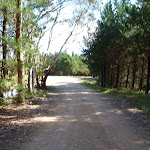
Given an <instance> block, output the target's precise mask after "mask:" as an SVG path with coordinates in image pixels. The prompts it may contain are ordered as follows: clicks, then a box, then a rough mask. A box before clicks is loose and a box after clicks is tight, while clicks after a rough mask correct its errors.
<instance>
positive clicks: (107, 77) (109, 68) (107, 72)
mask: <svg viewBox="0 0 150 150" xmlns="http://www.w3.org/2000/svg"><path fill="white" fill-rule="evenodd" d="M107 68H108V70H107V87H108V86H109V84H110V83H109V82H110V80H109V76H110V75H109V74H110V73H109V72H110V67H109V66H108V67H107Z"/></svg>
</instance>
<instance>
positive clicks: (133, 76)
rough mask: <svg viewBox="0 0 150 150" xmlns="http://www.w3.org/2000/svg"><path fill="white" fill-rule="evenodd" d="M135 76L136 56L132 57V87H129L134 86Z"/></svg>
mask: <svg viewBox="0 0 150 150" xmlns="http://www.w3.org/2000/svg"><path fill="white" fill-rule="evenodd" d="M135 76H136V57H134V60H133V75H132V87H131V89H134V86H135Z"/></svg>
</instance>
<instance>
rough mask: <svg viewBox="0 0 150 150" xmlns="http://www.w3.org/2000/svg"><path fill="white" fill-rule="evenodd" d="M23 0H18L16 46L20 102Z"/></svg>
mask: <svg viewBox="0 0 150 150" xmlns="http://www.w3.org/2000/svg"><path fill="white" fill-rule="evenodd" d="M21 8H22V0H17V14H16V46H17V63H18V87H19V91H18V103H22V102H23V97H22V92H21V91H22V90H21V88H22V85H23V75H22V74H23V54H22V50H21V49H22V44H21V41H20V40H21V38H22V33H21V28H22V21H21V20H22V13H21Z"/></svg>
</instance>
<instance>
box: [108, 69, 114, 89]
mask: <svg viewBox="0 0 150 150" xmlns="http://www.w3.org/2000/svg"><path fill="white" fill-rule="evenodd" d="M109 87H111V88H112V87H113V69H111V77H110V85H109Z"/></svg>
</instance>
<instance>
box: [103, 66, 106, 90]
mask: <svg viewBox="0 0 150 150" xmlns="http://www.w3.org/2000/svg"><path fill="white" fill-rule="evenodd" d="M103 68H104V83H103V87H104V88H105V87H106V66H105V65H104V67H103Z"/></svg>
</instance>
